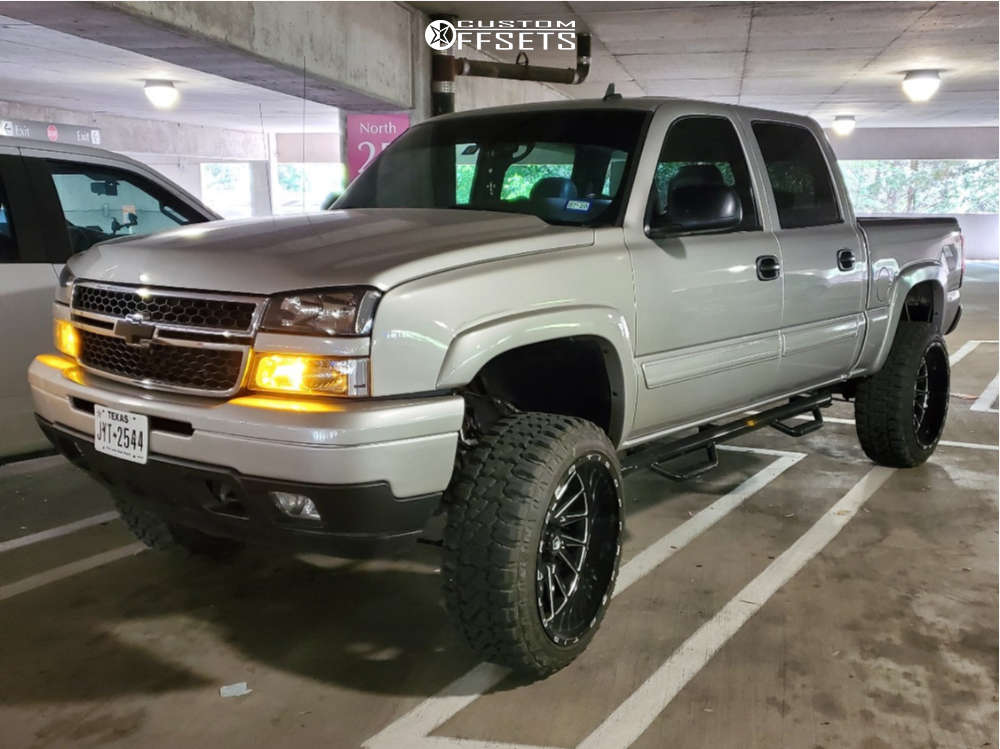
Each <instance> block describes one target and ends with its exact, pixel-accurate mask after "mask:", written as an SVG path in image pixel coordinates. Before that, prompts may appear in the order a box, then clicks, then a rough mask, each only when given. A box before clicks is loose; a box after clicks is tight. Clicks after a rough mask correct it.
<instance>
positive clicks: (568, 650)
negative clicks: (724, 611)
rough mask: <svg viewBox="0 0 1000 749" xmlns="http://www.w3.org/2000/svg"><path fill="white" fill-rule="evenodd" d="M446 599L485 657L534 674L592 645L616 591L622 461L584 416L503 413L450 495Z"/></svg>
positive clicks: (459, 473) (460, 473)
mask: <svg viewBox="0 0 1000 749" xmlns="http://www.w3.org/2000/svg"><path fill="white" fill-rule="evenodd" d="M447 503H448V505H447V510H448V523H447V526H446V529H445V536H444V560H443V564H442V570H443V574H444V592H445V602H446V605H447V608H448V611H449V613H450V615H451V617H452V619H453V620H454V622H455V623H456V626H457V627H458V629H459V630H460V631H461V632H462V634H463V635H464V636H465V638H466V640H467V641H468V642H469V644H470V645H471V646H472V647H473V649H475V650H476V651H477V652H478V653H479V655H480V656H482V657H483V658H484V659H486V660H488V661H493V662H494V663H498V664H501V665H503V666H507V667H508V668H511V669H513V670H515V671H518V672H521V673H524V674H527V675H531V676H535V677H541V676H545V675H547V674H550V673H553V672H554V671H558V670H559V669H561V668H563V667H564V666H566V665H567V664H569V663H570V662H571V661H572V660H573V659H574V658H575V657H576V656H577V655H579V654H580V653H581V652H582V651H583V650H584V649H585V648H586V647H587V645H588V643H589V642H590V640H591V639H592V638H593V636H594V634H595V633H596V631H597V628H598V626H599V625H600V623H601V619H602V618H603V617H604V613H605V611H606V610H607V606H608V603H609V602H610V600H611V593H612V591H613V589H614V583H615V578H616V576H617V574H618V562H619V558H620V556H621V540H622V529H623V522H622V521H623V507H622V482H621V469H620V467H619V464H618V458H617V454H616V453H615V449H614V447H613V446H612V445H611V443H610V442H609V440H608V438H607V436H606V435H605V434H604V432H603V431H601V430H600V429H599V428H598V427H597V426H596V425H594V424H592V423H591V422H589V421H586V420H584V419H578V418H572V417H568V416H559V415H555V414H545V413H521V414H517V415H514V416H509V417H506V418H503V419H500V420H499V421H498V422H497V423H496V424H495V425H494V426H493V427H492V428H491V429H490V430H489V431H488V433H487V434H486V436H485V437H484V438H483V439H482V440H481V441H480V443H479V444H478V445H477V446H476V447H475V448H474V449H473V451H472V452H471V453H470V454H469V455H468V456H467V458H466V459H465V460H463V461H462V463H461V465H460V467H459V469H458V471H457V473H456V476H455V478H454V480H453V482H452V486H451V487H450V488H449V491H448V495H447Z"/></svg>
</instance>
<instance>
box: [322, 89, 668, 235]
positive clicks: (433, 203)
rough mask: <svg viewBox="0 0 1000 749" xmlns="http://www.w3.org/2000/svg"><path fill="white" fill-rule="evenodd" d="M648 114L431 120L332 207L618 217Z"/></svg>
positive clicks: (572, 219)
mask: <svg viewBox="0 0 1000 749" xmlns="http://www.w3.org/2000/svg"><path fill="white" fill-rule="evenodd" d="M648 117H649V114H648V112H645V111H639V110H625V109H609V110H553V111H543V112H505V113H502V114H491V115H475V114H470V115H467V116H463V117H454V118H447V119H443V120H438V121H435V120H431V121H429V122H426V123H423V124H421V125H418V126H417V127H413V128H410V129H409V130H408V131H406V132H405V133H404V134H403V135H401V136H400V137H399V138H397V139H396V140H395V141H394V142H393V144H392V145H391V146H389V147H388V148H387V149H386V150H385V151H384V152H383V153H382V155H381V156H379V158H378V159H377V160H376V161H375V162H374V163H373V164H372V165H371V166H369V167H368V169H366V170H365V171H364V173H362V174H361V175H360V176H359V177H358V178H357V179H356V180H355V181H354V182H353V183H352V184H351V186H350V187H349V188H348V189H347V192H345V193H344V195H343V197H341V198H340V200H338V201H337V203H336V204H335V205H334V207H335V208H447V209H468V210H479V211H502V212H505V213H525V214H531V215H535V216H537V217H538V218H540V219H542V220H543V221H546V222H548V223H552V224H571V225H587V226H603V225H609V224H614V223H617V222H618V221H619V220H620V213H621V207H622V204H623V203H624V199H625V192H626V190H625V187H624V184H625V175H626V174H628V173H629V171H628V170H629V169H630V168H631V166H632V164H633V162H634V157H635V156H636V153H637V151H638V148H639V143H640V140H641V137H642V131H643V129H644V126H645V123H646V120H647V119H648Z"/></svg>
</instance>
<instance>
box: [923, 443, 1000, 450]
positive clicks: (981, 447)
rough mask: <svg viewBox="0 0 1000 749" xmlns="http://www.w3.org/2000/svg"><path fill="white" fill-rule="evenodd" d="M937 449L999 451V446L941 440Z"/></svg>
mask: <svg viewBox="0 0 1000 749" xmlns="http://www.w3.org/2000/svg"><path fill="white" fill-rule="evenodd" d="M938 447H967V448H969V449H970V450H993V451H997V450H1000V445H983V444H980V443H978V442H953V441H952V440H941V441H940V442H938Z"/></svg>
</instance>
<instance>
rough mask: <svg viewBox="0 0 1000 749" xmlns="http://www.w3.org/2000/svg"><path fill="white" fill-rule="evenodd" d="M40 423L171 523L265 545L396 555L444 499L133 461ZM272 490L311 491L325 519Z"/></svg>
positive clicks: (109, 481)
mask: <svg viewBox="0 0 1000 749" xmlns="http://www.w3.org/2000/svg"><path fill="white" fill-rule="evenodd" d="M38 424H39V426H40V427H41V428H42V431H43V432H45V436H46V437H48V438H49V440H50V441H51V442H52V444H53V445H55V446H56V448H57V449H58V450H59V452H61V453H62V454H63V455H65V456H66V457H67V458H68V459H69V460H70V461H71V462H73V463H74V464H75V465H77V466H79V467H80V468H83V469H84V470H85V471H87V472H88V473H90V474H91V475H92V476H94V477H95V478H97V479H98V480H99V481H101V482H102V483H103V484H105V485H106V486H109V487H110V488H112V489H113V490H116V491H123V492H125V493H127V494H128V496H129V497H130V498H131V499H132V500H133V501H135V502H138V503H140V504H141V505H142V506H143V507H145V508H146V509H148V510H150V511H152V512H153V513H155V514H156V515H157V516H159V517H161V518H163V519H165V520H166V521H167V522H169V523H174V524H176V525H180V526H183V527H186V528H194V529H195V530H198V531H201V532H203V533H207V534H209V535H211V536H222V537H225V538H233V539H236V540H239V541H246V542H249V543H254V544H259V545H264V546H274V547H279V548H285V549H288V550H293V551H312V552H319V553H323V554H332V555H334V556H340V557H356V558H367V557H386V556H393V555H396V554H399V553H401V552H404V551H406V550H407V549H408V548H410V547H411V546H412V544H413V543H414V542H415V541H416V540H417V538H418V537H419V536H420V534H421V533H422V532H423V529H424V527H425V525H426V524H427V521H428V519H429V518H430V516H431V515H432V514H433V512H434V510H435V509H436V508H437V507H438V504H439V502H440V499H441V493H440V492H437V493H434V494H425V495H422V496H419V497H409V498H407V499H397V498H396V497H394V496H393V495H392V492H391V491H390V490H389V487H388V485H387V484H385V483H384V482H375V483H368V484H354V485H320V484H303V483H299V482H294V481H275V480H273V479H263V478H254V477H250V476H243V475H241V474H239V473H237V472H235V471H232V470H227V469H224V468H220V467H219V466H211V465H205V464H202V463H193V462H190V461H184V460H173V459H168V458H162V457H155V458H150V460H149V461H147V462H146V463H145V464H144V465H140V464H138V463H129V462H128V461H124V460H119V459H118V458H114V457H111V456H110V455H105V454H103V453H99V452H97V451H96V450H95V449H94V442H93V440H92V439H91V438H90V437H89V436H86V435H82V434H80V433H78V432H74V431H72V430H69V429H66V428H65V427H57V426H55V425H53V424H51V423H50V422H47V421H45V420H44V419H42V418H40V417H39V419H38ZM269 491H285V492H294V493H296V494H305V495H307V496H308V497H309V498H310V499H312V500H313V502H314V503H315V505H316V508H317V509H318V510H319V513H320V515H321V516H322V518H323V519H322V521H311V520H306V519H298V518H291V517H288V516H287V515H285V514H284V513H282V512H280V511H278V509H277V508H276V507H275V506H274V503H273V502H272V501H271V499H270V497H269V496H268V492H269Z"/></svg>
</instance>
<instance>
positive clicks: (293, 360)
mask: <svg viewBox="0 0 1000 749" xmlns="http://www.w3.org/2000/svg"><path fill="white" fill-rule="evenodd" d="M250 387H251V389H253V390H264V391H267V392H272V393H294V394H297V395H354V396H365V395H368V360H367V359H335V358H333V357H330V356H311V355H308V354H301V355H299V354H257V355H256V356H255V357H254V366H253V374H252V377H251V380H250Z"/></svg>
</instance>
